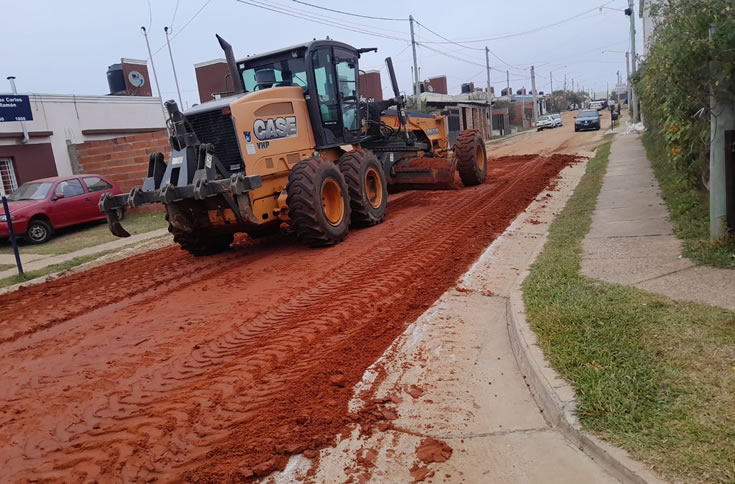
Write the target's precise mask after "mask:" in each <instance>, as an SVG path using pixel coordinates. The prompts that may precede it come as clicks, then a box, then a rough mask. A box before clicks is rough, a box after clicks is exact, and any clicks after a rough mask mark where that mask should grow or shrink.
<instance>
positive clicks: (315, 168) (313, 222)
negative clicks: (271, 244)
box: [286, 158, 350, 247]
mask: <svg viewBox="0 0 735 484" xmlns="http://www.w3.org/2000/svg"><path fill="white" fill-rule="evenodd" d="M286 195H287V197H286V203H287V204H288V215H289V217H290V218H291V226H292V227H293V229H294V232H295V233H296V236H297V237H298V238H299V240H301V241H302V242H303V243H305V244H307V245H310V246H312V247H320V246H325V245H333V244H336V243H338V242H341V241H342V240H344V238H345V237H346V236H347V232H348V231H349V226H350V196H349V193H348V188H347V184H346V183H345V179H344V176H343V175H342V172H340V170H339V169H338V168H337V165H336V164H335V163H334V162H332V161H329V160H324V159H321V158H308V159H306V160H302V161H300V162H298V163H296V165H294V167H293V169H292V170H291V173H289V175H288V185H286Z"/></svg>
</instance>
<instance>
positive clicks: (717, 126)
mask: <svg viewBox="0 0 735 484" xmlns="http://www.w3.org/2000/svg"><path fill="white" fill-rule="evenodd" d="M716 35H717V28H716V27H715V26H712V27H711V28H710V31H709V37H710V40H711V39H712V38H713V37H715V36H716ZM709 68H710V77H711V78H712V79H711V81H710V82H711V84H710V86H711V87H710V112H711V114H710V129H711V131H712V134H711V137H710V150H709V234H710V239H711V240H719V239H721V238H722V237H723V236H724V235H725V234H726V233H727V232H726V229H725V222H726V218H727V216H728V214H727V177H726V175H727V171H726V170H727V168H726V158H727V155H726V152H727V151H732V150H733V148H734V147H733V146H732V142H731V143H730V146H728V143H727V135H726V133H727V132H728V131H734V130H735V102H733V101H732V97H731V96H732V88H733V84H734V83H733V82H732V81H731V80H728V79H727V78H726V77H725V76H724V75H723V74H724V72H725V69H724V65H723V63H722V62H721V61H710V64H709ZM730 215H732V214H730Z"/></svg>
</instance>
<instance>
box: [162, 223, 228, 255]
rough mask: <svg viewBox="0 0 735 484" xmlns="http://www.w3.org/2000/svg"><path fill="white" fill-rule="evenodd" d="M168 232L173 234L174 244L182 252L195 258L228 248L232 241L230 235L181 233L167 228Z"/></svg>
mask: <svg viewBox="0 0 735 484" xmlns="http://www.w3.org/2000/svg"><path fill="white" fill-rule="evenodd" d="M168 230H169V232H171V233H173V234H174V242H176V243H177V244H179V245H180V246H181V249H182V250H185V251H187V252H189V253H190V254H192V255H195V256H205V255H214V254H218V253H220V252H224V251H226V250H227V249H229V248H230V244H231V243H232V240H233V239H234V236H233V235H232V234H220V233H217V232H182V231H178V230H176V229H174V228H172V227H171V226H169V229H168Z"/></svg>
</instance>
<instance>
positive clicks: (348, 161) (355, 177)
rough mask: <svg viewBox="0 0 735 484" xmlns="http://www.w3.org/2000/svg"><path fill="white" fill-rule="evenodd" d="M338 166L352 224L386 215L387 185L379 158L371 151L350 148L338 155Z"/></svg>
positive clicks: (371, 221) (376, 220) (367, 223)
mask: <svg viewBox="0 0 735 484" xmlns="http://www.w3.org/2000/svg"><path fill="white" fill-rule="evenodd" d="M339 169H340V171H341V172H342V175H343V176H344V178H345V183H347V191H348V193H349V194H350V208H351V209H352V210H351V212H352V213H351V215H350V218H351V220H352V225H353V226H357V227H369V226H371V225H377V224H379V223H380V222H382V221H383V219H384V218H385V209H386V207H387V205H388V187H387V183H386V180H385V173H383V167H382V166H381V165H380V161H378V158H377V157H376V156H375V155H374V154H373V152H372V151H370V150H366V149H359V150H354V151H349V152H347V153H345V154H343V155H342V157H341V158H340V159H339Z"/></svg>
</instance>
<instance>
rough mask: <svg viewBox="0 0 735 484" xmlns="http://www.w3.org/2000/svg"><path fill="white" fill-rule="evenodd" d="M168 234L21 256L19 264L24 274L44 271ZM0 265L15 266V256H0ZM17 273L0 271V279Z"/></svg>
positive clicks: (155, 232)
mask: <svg viewBox="0 0 735 484" xmlns="http://www.w3.org/2000/svg"><path fill="white" fill-rule="evenodd" d="M166 234H168V229H158V230H153V231H151V232H145V233H142V234H138V235H133V236H131V237H127V238H124V239H118V240H113V241H112V242H106V243H104V244H100V245H95V246H92V247H87V248H84V249H79V250H76V251H74V252H69V253H67V254H59V255H54V254H49V255H41V254H27V255H24V254H21V263H22V264H23V271H24V272H31V271H37V270H40V269H44V268H46V267H48V266H52V265H55V264H61V263H64V262H67V261H70V260H72V259H75V258H77V257H86V256H89V255H94V254H99V253H102V252H106V251H108V250H116V249H121V248H122V247H126V246H128V245H132V244H137V243H140V242H144V241H146V240H150V239H154V238H156V237H161V236H164V235H166ZM0 264H13V265H15V256H14V255H13V254H2V255H0ZM17 273H18V270H17V269H16V268H15V267H14V268H12V269H8V270H5V271H0V279H4V278H6V277H11V276H14V275H16V274H17Z"/></svg>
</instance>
